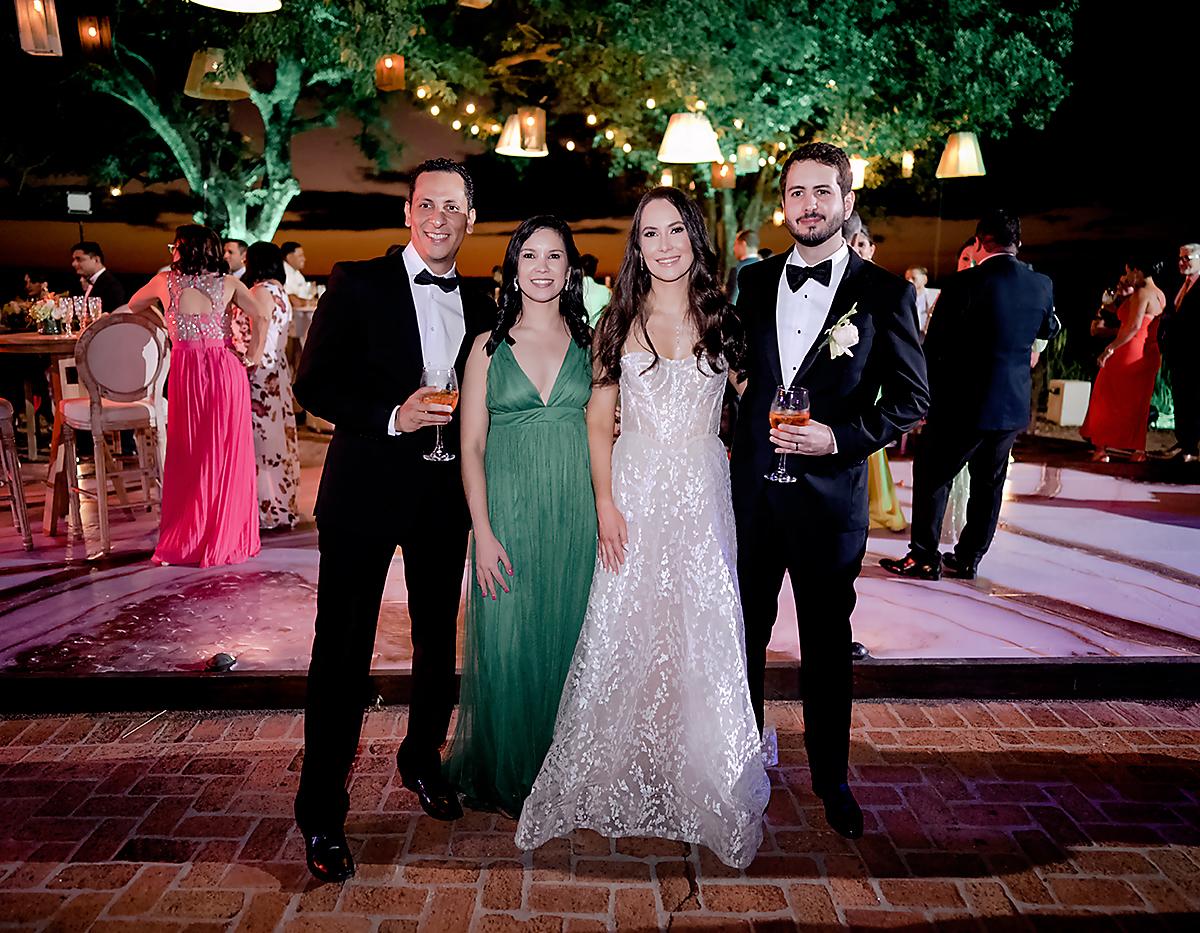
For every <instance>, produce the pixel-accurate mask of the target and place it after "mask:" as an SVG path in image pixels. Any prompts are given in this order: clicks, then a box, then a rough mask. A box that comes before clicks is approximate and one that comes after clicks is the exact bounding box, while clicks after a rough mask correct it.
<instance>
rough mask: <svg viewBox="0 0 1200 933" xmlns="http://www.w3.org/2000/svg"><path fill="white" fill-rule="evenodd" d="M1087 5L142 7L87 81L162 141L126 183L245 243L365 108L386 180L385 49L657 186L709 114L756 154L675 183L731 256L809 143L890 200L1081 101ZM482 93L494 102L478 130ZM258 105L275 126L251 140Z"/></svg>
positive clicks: (967, 0)
mask: <svg viewBox="0 0 1200 933" xmlns="http://www.w3.org/2000/svg"><path fill="white" fill-rule="evenodd" d="M1075 5H1076V0H1027V2H1022V3H1020V4H1019V5H1018V4H1017V3H1016V0H940V2H936V3H930V2H928V0H879V2H876V3H863V2H862V0H823V2H820V3H818V2H813V0H658V2H655V3H640V2H636V0H572V2H566V0H524V2H520V0H502V2H500V0H498V2H496V3H493V4H492V5H491V6H490V7H489V8H488V9H485V10H473V9H464V8H461V7H459V6H457V5H456V4H454V3H453V2H450V0H372V2H368V0H287V2H286V3H285V6H284V9H283V10H282V11H281V12H280V13H277V14H265V15H254V16H243V15H233V14H225V13H215V12H211V11H207V10H204V9H202V8H200V7H196V6H194V5H190V4H189V5H184V4H182V3H170V4H167V3H164V2H163V0H124V2H123V3H121V4H120V5H119V7H118V11H117V13H116V14H115V15H114V17H113V37H114V47H113V55H112V56H111V57H110V58H109V59H108V60H107V61H104V62H101V63H96V64H92V65H90V66H88V68H87V71H86V73H85V74H84V75H83V77H84V78H85V79H86V84H81V85H80V86H83V87H86V88H87V89H88V92H90V93H94V92H95V91H99V92H101V93H103V94H105V95H108V96H109V97H110V98H111V99H114V100H119V101H122V102H123V103H124V104H127V105H128V106H129V107H130V108H132V110H133V111H134V112H136V113H137V114H138V115H140V119H141V120H143V121H144V125H145V127H146V129H147V131H148V132H149V133H150V134H152V138H153V140H154V144H153V145H150V146H147V145H142V144H140V141H135V142H134V143H132V144H127V145H118V146H114V147H113V151H112V153H111V154H110V155H109V156H108V159H107V164H106V165H105V168H104V170H105V171H106V172H108V173H109V178H112V177H114V176H123V177H128V176H129V175H132V174H138V173H140V174H144V175H146V176H147V177H152V178H170V177H174V178H179V177H182V178H183V179H185V180H186V182H187V184H188V186H189V187H190V189H191V191H192V193H193V196H194V197H195V198H196V199H197V201H198V204H199V208H198V210H197V217H198V219H201V220H203V221H205V222H207V223H209V224H211V225H213V226H215V227H218V228H220V229H222V230H223V231H224V232H226V233H227V234H228V235H231V236H241V237H243V238H245V239H265V238H269V237H270V236H271V235H272V234H273V233H274V232H275V229H276V228H277V226H278V225H279V222H280V220H281V218H282V216H283V213H284V211H285V210H286V208H287V207H288V205H289V204H290V203H291V201H292V200H293V199H294V198H295V196H296V195H297V194H298V193H299V191H300V183H299V181H298V180H297V179H296V177H295V175H294V173H293V170H292V160H291V151H292V142H293V140H294V139H295V138H296V137H297V136H299V135H300V134H302V133H304V132H307V131H308V130H311V129H313V128H316V127H321V126H330V125H332V124H334V123H335V122H336V121H338V120H339V119H341V118H342V117H345V116H349V117H351V118H353V119H354V120H356V121H357V125H358V127H359V132H358V135H357V140H358V143H359V145H360V146H361V147H362V149H363V151H364V152H365V153H366V154H367V155H368V156H369V157H371V158H372V159H374V160H376V162H377V163H379V165H380V166H381V168H382V167H386V166H387V164H388V159H389V158H390V157H392V156H394V155H395V152H396V150H397V148H398V146H399V144H400V141H398V140H395V139H394V138H393V136H392V134H391V133H390V132H389V128H388V127H387V125H386V123H385V121H384V120H383V118H382V116H381V101H382V100H383V99H384V95H382V94H381V92H380V91H378V90H377V88H376V87H375V84H374V79H373V69H374V65H375V62H376V61H377V60H378V58H379V57H380V56H381V55H383V54H389V53H391V54H399V55H403V56H404V58H405V60H406V71H407V74H408V86H409V89H408V90H407V91H405V92H401V93H407V94H410V95H411V94H413V92H414V89H416V88H418V87H420V88H422V90H423V92H424V100H423V102H424V103H425V104H427V105H430V106H431V109H432V106H433V105H436V106H438V107H439V108H440V109H441V110H442V111H443V112H444V113H445V116H444V117H443V119H445V120H447V121H449V120H450V119H453V118H456V116H457V117H461V118H462V132H463V133H464V134H465V135H469V134H471V133H472V132H474V133H476V134H477V135H478V136H479V137H480V138H484V139H486V138H487V137H488V136H490V135H492V134H493V133H494V131H495V126H496V124H495V118H494V117H493V116H492V115H494V114H506V113H511V112H512V111H513V109H514V108H515V107H517V106H520V105H525V104H533V105H537V106H541V107H543V108H545V109H546V111H547V112H548V115H549V135H550V143H551V145H552V146H556V147H562V146H564V145H565V143H566V141H567V140H568V139H570V140H571V141H572V142H573V144H574V145H575V150H574V151H575V156H578V157H586V158H590V159H593V160H595V159H602V160H604V161H606V163H607V165H608V166H609V171H610V173H611V174H612V175H613V176H614V177H615V176H621V177H625V178H628V177H636V178H639V179H642V180H644V181H646V182H653V181H656V180H657V178H658V176H659V173H660V172H661V170H662V168H663V166H662V165H661V163H658V162H657V160H656V153H657V149H658V145H659V142H660V140H661V139H662V134H663V132H664V130H665V128H666V125H667V120H668V117H669V116H670V114H671V113H673V112H678V111H681V110H684V109H692V110H699V109H704V110H705V112H706V113H707V115H708V117H709V118H710V120H711V121H712V124H713V127H714V128H715V130H716V132H717V134H718V137H719V142H720V147H721V150H722V152H723V153H724V155H725V156H727V157H728V156H731V155H733V154H735V153H736V152H737V151H738V147H750V148H747V149H744V150H743V151H744V152H751V153H752V154H750V155H748V156H746V157H744V158H742V159H741V160H739V162H738V173H739V177H738V180H737V185H736V187H735V188H732V189H730V188H714V187H713V185H712V184H711V177H710V172H711V167H710V166H709V165H697V166H675V167H673V169H674V175H675V182H676V184H682V185H684V186H687V187H689V188H693V189H694V190H695V192H696V194H697V195H698V196H700V197H702V198H703V199H704V201H705V204H706V205H707V207H708V211H709V218H710V221H711V225H712V229H713V233H714V235H715V238H716V240H717V242H718V245H719V246H720V247H721V249H722V251H723V252H724V253H725V254H726V256H727V257H728V255H729V254H730V253H731V250H732V240H733V236H732V235H733V233H734V232H735V231H736V230H737V229H738V228H740V227H755V226H758V225H760V224H761V223H763V222H764V221H765V220H766V219H767V218H768V217H769V216H770V213H771V210H772V208H773V206H774V201H775V198H776V189H777V183H778V169H777V166H776V164H775V161H776V158H777V156H778V155H779V154H782V153H783V152H785V151H786V150H787V149H790V148H791V147H793V146H795V145H796V144H798V143H800V142H803V141H806V140H811V139H817V138H820V139H826V140H829V141H831V142H835V143H838V144H840V145H842V146H844V147H846V148H847V149H848V150H849V151H851V152H852V153H854V154H856V155H860V156H862V157H864V158H867V159H869V160H870V164H871V168H870V170H869V171H868V174H867V184H868V186H871V185H877V184H879V183H881V181H884V180H887V179H889V178H891V177H893V176H894V175H896V174H898V163H899V159H900V157H901V154H902V153H903V152H905V151H914V152H915V153H916V154H917V162H918V176H921V175H924V176H926V177H928V176H931V175H932V163H933V159H932V155H933V154H934V150H935V148H936V147H940V143H941V141H942V140H943V139H944V137H945V135H946V134H947V133H949V132H951V131H954V130H959V129H972V130H976V131H979V132H983V133H987V134H989V135H991V136H992V137H997V136H1002V135H1004V134H1005V133H1007V132H1008V131H1009V130H1010V129H1011V128H1012V127H1013V124H1014V120H1016V121H1019V122H1020V124H1021V125H1022V126H1028V127H1033V128H1040V127H1041V126H1043V125H1044V123H1045V121H1046V120H1047V118H1048V117H1049V115H1050V114H1051V113H1052V112H1053V111H1054V109H1055V107H1056V106H1057V105H1058V104H1059V103H1060V102H1061V101H1062V99H1063V97H1064V96H1065V95H1066V92H1067V89H1068V88H1067V82H1066V80H1065V78H1064V77H1063V72H1062V65H1063V61H1064V59H1065V58H1066V56H1067V54H1068V52H1069V50H1070V45H1071V19H1072V15H1073V13H1074V10H1075ZM205 47H217V48H223V49H225V50H226V53H227V54H226V58H225V67H224V69H223V70H222V71H221V72H220V73H219V74H218V75H217V77H218V78H222V77H228V76H231V75H234V74H238V73H241V74H244V75H245V76H246V79H247V81H248V83H249V85H250V88H251V96H250V101H249V106H247V105H246V104H235V105H230V104H228V103H221V102H203V101H195V100H192V99H190V98H186V97H184V96H183V95H182V73H181V66H182V65H183V64H184V63H186V62H187V61H188V60H189V59H190V57H191V54H192V52H194V51H196V50H197V49H200V48H205ZM468 97H469V98H470V99H471V100H474V101H479V102H480V108H481V112H480V114H477V115H475V116H472V117H470V118H466V117H465V115H464V110H463V107H462V101H463V100H465V99H466V98H468ZM651 98H652V99H653V100H654V101H655V106H654V107H653V108H649V107H647V105H646V102H647V100H648V99H651ZM484 110H486V112H487V114H488V116H487V117H486V119H483V117H482V112H483V111H484ZM248 113H249V114H250V115H253V116H254V117H255V122H257V124H258V125H257V126H255V127H251V128H247V121H246V117H247V114H248ZM589 113H590V114H593V115H594V116H595V117H596V122H595V124H594V125H590V124H588V123H587V122H586V121H585V115H586V114H589ZM625 146H628V149H629V151H628V152H626V151H625ZM26 155H28V153H26ZM496 158H503V157H501V156H497V157H496ZM104 181H105V182H106V183H107V181H108V179H104Z"/></svg>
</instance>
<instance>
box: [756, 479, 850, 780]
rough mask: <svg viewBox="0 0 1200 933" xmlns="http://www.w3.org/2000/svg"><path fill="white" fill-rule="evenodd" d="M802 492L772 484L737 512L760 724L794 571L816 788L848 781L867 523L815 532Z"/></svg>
mask: <svg viewBox="0 0 1200 933" xmlns="http://www.w3.org/2000/svg"><path fill="white" fill-rule="evenodd" d="M795 499H796V491H795V490H794V489H793V488H792V487H791V486H788V485H776V484H773V483H772V484H767V485H764V487H763V488H762V490H761V491H760V493H759V495H758V498H757V501H756V502H755V503H754V505H753V506H751V507H749V508H743V509H742V510H740V511H739V512H738V513H737V515H736V519H737V539H738V566H737V569H738V587H739V589H740V590H741V594H742V611H743V613H744V615H745V620H746V669H747V674H748V676H749V678H750V700H751V703H752V704H753V705H754V715H755V717H756V718H757V719H758V728H759V730H761V729H762V727H763V703H764V680H765V677H766V668H767V645H768V644H769V643H770V641H771V630H772V628H773V627H774V625H775V617H776V615H777V614H778V611H779V590H780V587H781V586H782V585H783V574H784V571H787V573H788V574H789V576H790V579H791V582H792V594H793V596H794V597H795V600H796V619H797V622H798V625H799V632H800V696H801V699H802V700H803V703H804V747H805V748H806V749H807V750H808V761H809V766H810V768H811V772H812V786H813V789H814V790H815V791H816V792H817V793H824V792H825V791H827V790H830V789H833V788H836V787H837V786H838V785H839V784H843V783H845V781H846V771H847V763H848V760H849V755H850V714H851V706H852V701H851V695H852V686H853V668H852V662H851V660H850V640H851V637H850V635H851V633H850V614H851V613H852V612H853V611H854V604H855V601H856V599H857V597H856V595H855V592H854V581H855V580H856V579H857V578H858V573H859V571H860V570H861V569H862V562H863V555H864V554H865V553H866V549H867V529H866V528H860V529H854V530H851V531H834V532H830V531H823V532H822V533H819V534H814V533H813V529H812V528H811V527H810V526H808V525H807V524H806V523H804V522H801V521H797V520H796V518H795V516H796V515H797V512H798V506H799V503H797V502H795V501H793V500H795Z"/></svg>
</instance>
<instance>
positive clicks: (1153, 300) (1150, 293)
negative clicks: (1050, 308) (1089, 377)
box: [1079, 260, 1167, 462]
mask: <svg viewBox="0 0 1200 933" xmlns="http://www.w3.org/2000/svg"><path fill="white" fill-rule="evenodd" d="M1153 266H1154V264H1153V263H1151V262H1148V261H1132V260H1131V261H1130V262H1129V263H1128V264H1126V266H1125V276H1124V278H1123V279H1122V281H1123V282H1124V283H1125V284H1127V285H1129V286H1130V287H1131V288H1132V289H1133V291H1132V292H1131V293H1130V295H1129V297H1128V298H1126V299H1125V300H1124V301H1122V302H1121V305H1120V307H1118V308H1117V317H1118V318H1119V319H1120V321H1121V326H1120V329H1119V330H1118V331H1117V336H1116V337H1115V338H1114V339H1113V341H1112V343H1110V344H1109V345H1108V346H1107V347H1105V348H1104V350H1103V352H1101V354H1100V359H1099V360H1098V361H1097V362H1099V364H1100V372H1099V373H1097V374H1096V382H1095V385H1093V386H1092V397H1091V400H1090V402H1089V404H1088V412H1087V417H1086V418H1084V420H1083V425H1082V427H1080V429H1079V433H1080V434H1081V435H1082V436H1083V438H1084V440H1087V441H1090V442H1091V444H1092V447H1093V448H1094V451H1093V453H1092V459H1093V460H1097V461H1101V462H1107V461H1108V459H1109V453H1110V450H1111V449H1114V448H1115V449H1117V450H1122V451H1128V452H1129V458H1130V460H1132V461H1134V462H1140V461H1142V460H1145V459H1146V426H1147V423H1148V422H1149V419H1150V399H1151V398H1152V397H1153V395H1154V380H1155V377H1156V376H1157V375H1158V366H1159V363H1160V357H1159V352H1158V325H1159V323H1160V321H1161V316H1162V313H1163V309H1164V308H1165V307H1166V304H1167V299H1166V296H1164V295H1163V293H1162V289H1160V288H1159V287H1158V286H1157V285H1155V284H1154V278H1153V272H1154V271H1155V270H1154V268H1153Z"/></svg>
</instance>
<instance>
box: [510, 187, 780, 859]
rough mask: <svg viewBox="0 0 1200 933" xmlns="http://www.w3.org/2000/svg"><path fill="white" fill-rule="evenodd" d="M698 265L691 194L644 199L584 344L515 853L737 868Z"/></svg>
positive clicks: (739, 701) (725, 543)
mask: <svg viewBox="0 0 1200 933" xmlns="http://www.w3.org/2000/svg"><path fill="white" fill-rule="evenodd" d="M693 267H698V268H693ZM714 269H715V257H714V256H713V253H712V249H711V247H710V246H709V244H708V240H707V236H706V234H705V232H704V226H703V219H702V217H701V215H700V212H699V209H698V208H697V207H696V206H695V204H694V202H692V201H691V200H690V199H688V198H687V197H686V196H685V195H683V194H681V193H680V192H678V191H676V190H675V189H673V188H657V189H655V190H653V191H651V192H650V193H648V194H647V195H646V196H645V197H644V198H643V199H642V203H641V204H640V205H639V207H638V210H637V213H636V215H635V217H634V223H633V231H632V232H631V235H630V243H629V245H628V246H627V248H626V255H625V261H624V263H623V265H622V270H621V273H620V275H618V278H617V283H616V287H615V289H614V297H613V303H612V304H611V305H610V306H609V308H608V309H607V310H606V312H605V317H604V318H602V319H601V322H600V325H599V328H598V330H597V334H596V344H595V346H596V371H597V377H598V383H599V384H598V385H597V387H596V388H595V390H594V391H593V394H592V401H591V403H590V404H589V408H588V425H589V434H590V437H591V446H592V475H593V485H594V486H595V488H596V493H597V496H596V498H597V510H598V513H599V519H600V554H599V557H598V559H597V567H596V574H595V577H594V580H593V584H592V592H591V596H590V599H589V601H588V609H587V615H586V617H585V619H584V623H583V630H582V632H581V634H580V638H579V643H578V645H577V647H576V650H575V656H574V659H573V661H572V665H571V671H570V674H569V675H568V678H567V683H566V687H565V689H564V693H563V698H562V702H561V704H560V706H559V711H558V719H557V723H556V725H555V730H554V741H553V744H552V745H551V748H550V751H549V752H548V754H547V756H546V759H545V762H544V763H543V765H542V768H541V771H540V772H539V774H538V776H537V780H536V781H535V782H534V785H533V789H532V791H531V793H530V796H529V798H528V799H527V800H526V802H525V805H524V808H523V809H522V811H521V818H520V823H519V825H518V827H517V835H516V841H517V845H518V846H520V847H522V848H524V849H532V848H535V847H537V846H539V845H541V844H542V843H544V842H546V841H547V840H548V839H551V838H553V837H555V836H562V835H565V834H567V833H569V832H571V831H572V830H573V829H576V828H581V827H586V828H590V829H594V830H596V831H597V832H600V833H602V834H604V835H607V836H657V837H660V838H664V839H675V840H681V841H686V842H695V843H702V844H704V845H707V846H708V847H709V848H710V849H712V850H713V851H714V852H715V853H716V854H717V856H718V857H720V858H721V860H722V861H724V862H726V863H727V864H729V865H733V866H735V867H745V866H746V865H748V864H749V863H750V861H751V860H752V859H753V858H754V855H755V853H756V852H757V850H758V846H759V844H760V842H761V841H762V815H763V811H764V809H765V808H766V805H767V801H768V799H769V796H770V784H769V781H768V779H767V775H766V771H765V769H764V766H763V759H762V754H761V744H760V738H759V734H758V728H757V726H756V724H755V719H754V712H753V709H752V707H751V704H750V693H749V688H748V685H747V678H746V650H745V641H744V635H743V630H742V610H741V604H740V601H739V598H738V589H737V574H736V543H735V539H734V521H733V508H732V505H731V500H730V491H729V461H728V457H727V456H726V452H725V447H724V445H723V444H722V442H721V440H720V439H719V438H718V437H717V429H718V427H719V424H720V417H721V402H722V398H723V394H724V387H725V382H726V374H725V368H726V367H725V351H726V350H728V349H730V348H731V346H732V344H731V343H730V341H731V340H732V339H733V338H732V337H731V328H733V327H734V322H733V321H732V319H731V317H730V312H729V311H728V307H727V305H726V303H725V301H724V298H723V296H722V295H720V293H719V291H718V289H717V286H716V280H715V275H714V272H713V270H714ZM643 309H644V310H643ZM667 354H669V356H668V355H667ZM614 370H615V372H614ZM618 374H619V388H620V400H621V422H622V423H621V436H620V437H619V438H618V440H617V442H616V444H615V445H612V446H611V456H610V453H609V447H608V438H611V436H612V425H613V408H614V407H615V403H616V398H617V384H616V383H615V379H614V377H615V376H617V375H618ZM605 430H607V432H608V435H607V438H606V437H605V436H604V432H605ZM610 490H611V492H610Z"/></svg>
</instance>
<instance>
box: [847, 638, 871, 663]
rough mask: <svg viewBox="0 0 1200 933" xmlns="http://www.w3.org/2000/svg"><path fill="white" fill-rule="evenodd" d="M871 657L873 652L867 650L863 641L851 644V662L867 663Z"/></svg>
mask: <svg viewBox="0 0 1200 933" xmlns="http://www.w3.org/2000/svg"><path fill="white" fill-rule="evenodd" d="M870 656H871V652H870V651H868V650H867V646H866V645H864V644H863V643H862V642H861V641H852V642H850V660H851V661H865V660H866V659H867V658H869V657H870Z"/></svg>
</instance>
